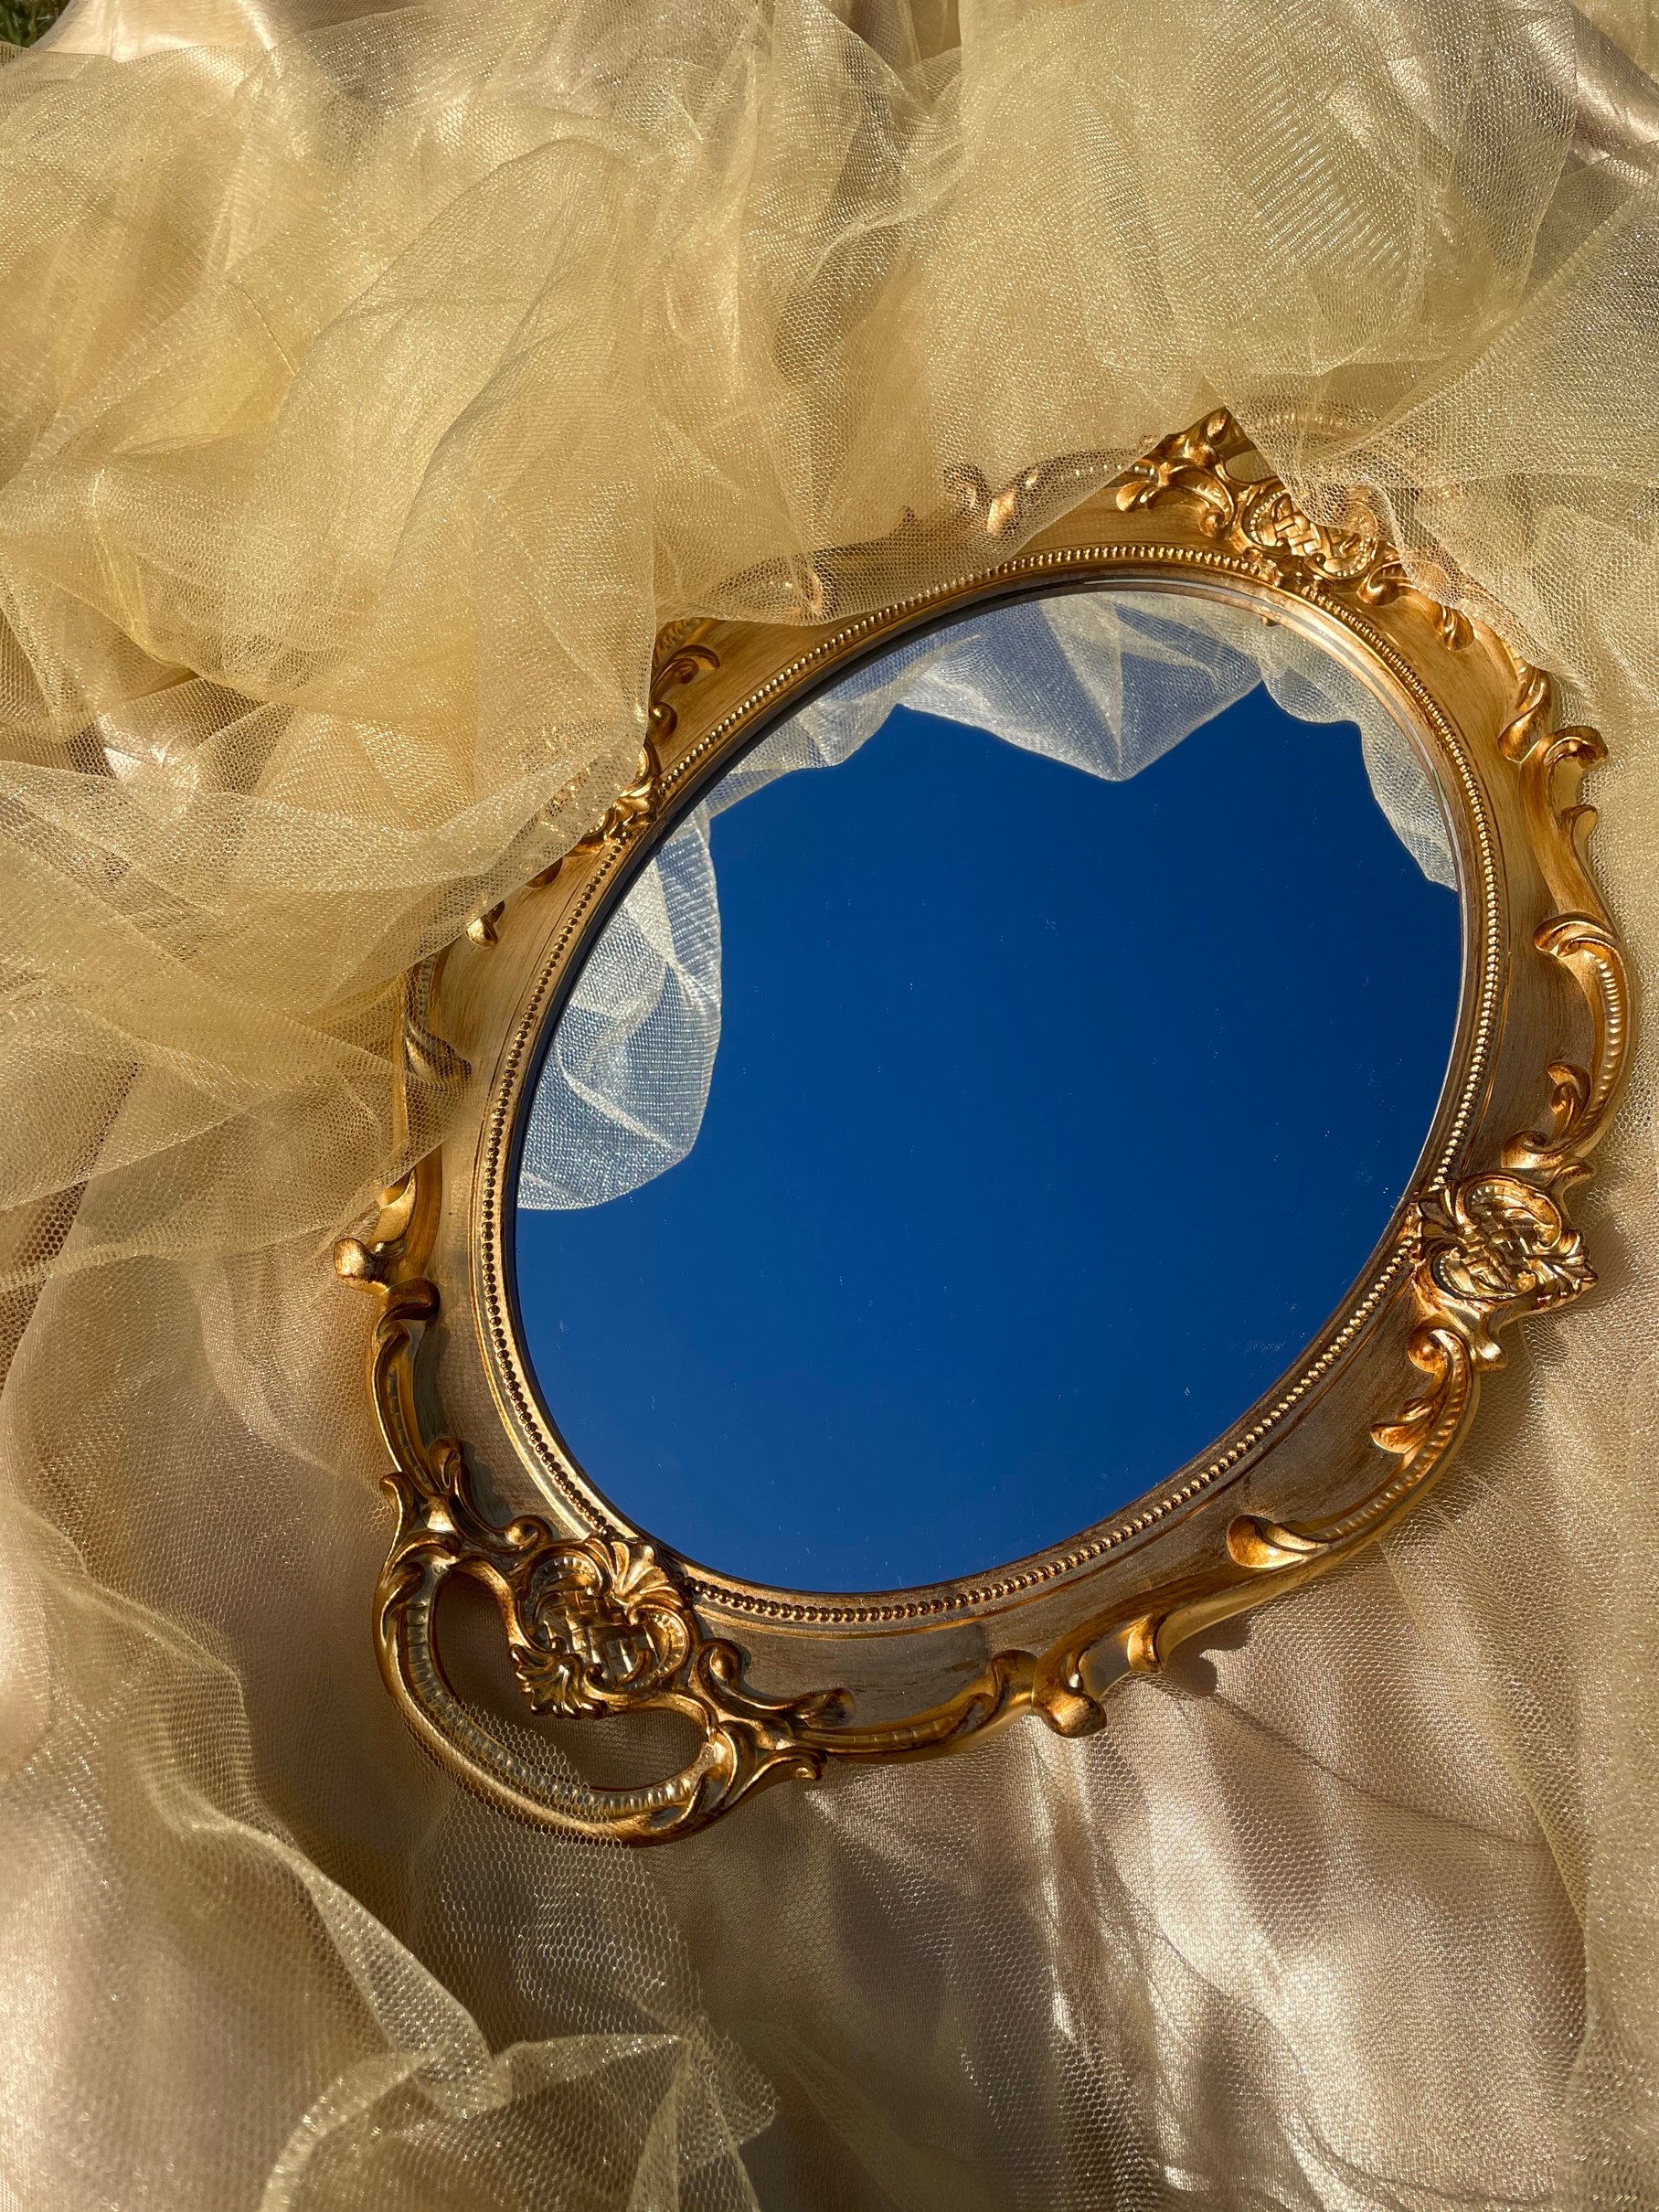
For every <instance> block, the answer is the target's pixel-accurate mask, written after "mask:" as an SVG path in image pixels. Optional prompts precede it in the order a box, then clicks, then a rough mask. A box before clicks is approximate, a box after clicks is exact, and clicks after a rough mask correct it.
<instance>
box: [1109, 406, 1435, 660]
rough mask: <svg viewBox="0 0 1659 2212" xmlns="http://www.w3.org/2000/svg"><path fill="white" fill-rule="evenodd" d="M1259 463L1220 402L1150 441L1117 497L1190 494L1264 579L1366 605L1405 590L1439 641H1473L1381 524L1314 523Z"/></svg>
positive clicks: (1205, 519)
mask: <svg viewBox="0 0 1659 2212" xmlns="http://www.w3.org/2000/svg"><path fill="white" fill-rule="evenodd" d="M1257 466H1259V456H1258V455H1257V453H1256V452H1255V449H1254V447H1253V446H1251V445H1250V441H1249V440H1248V439H1247V438H1246V437H1245V435H1244V433H1243V431H1241V430H1240V429H1239V425H1238V424H1237V423H1236V422H1235V421H1234V420H1233V418H1232V416H1231V415H1230V414H1228V412H1227V411H1226V409H1218V410H1217V411H1216V412H1215V413H1214V414H1212V415H1207V416H1206V417H1205V419H1204V420H1203V421H1201V422H1196V423H1194V424H1193V426H1192V427H1191V429H1189V430H1185V431H1177V432H1176V434H1175V436H1174V437H1172V438H1165V439H1164V440H1163V441H1161V442H1160V443H1159V444H1157V445H1155V446H1154V447H1153V448H1152V450H1151V451H1150V452H1147V453H1146V454H1144V455H1143V457H1142V458H1141V459H1140V460H1139V461H1137V462H1136V463H1134V464H1133V467H1131V468H1130V469H1129V470H1128V471H1127V472H1126V473H1124V475H1123V476H1122V479H1121V481H1120V482H1119V484H1118V485H1117V487H1116V495H1115V496H1116V499H1117V503H1118V505H1119V506H1120V507H1121V508H1122V509H1123V510H1124V512H1125V513H1130V512H1133V511H1134V510H1135V509H1137V508H1142V507H1152V506H1155V505H1157V504H1158V503H1159V501H1161V500H1164V499H1166V498H1169V497H1171V496H1177V497H1185V498H1187V499H1190V500H1193V501H1195V502H1196V504H1197V506H1198V510H1199V527H1200V528H1201V529H1202V530H1203V531H1204V532H1205V534H1206V535H1207V537H1214V538H1216V539H1218V541H1220V542H1222V543H1224V544H1226V545H1228V546H1229V547H1230V548H1232V549H1233V550H1234V551H1235V552H1237V553H1239V554H1241V555H1242V556H1243V557H1244V558H1246V559H1248V560H1249V561H1250V564H1251V566H1252V567H1253V568H1254V569H1256V570H1257V572H1258V573H1259V574H1260V576H1262V578H1263V579H1264V580H1267V581H1269V582H1271V583H1275V584H1280V585H1282V586H1284V587H1285V588H1286V589H1288V590H1300V591H1303V592H1307V593H1309V594H1310V595H1316V594H1318V593H1319V592H1320V591H1322V590H1326V589H1328V588H1330V587H1333V586H1335V587H1337V588H1340V589H1342V590H1346V591H1347V592H1349V593H1351V595H1352V597H1353V599H1354V601H1355V603H1356V605H1359V606H1364V607H1381V606H1386V605H1388V603H1389V601H1393V600H1396V599H1399V598H1401V597H1408V598H1410V599H1411V600H1413V601H1416V602H1417V603H1418V604H1419V605H1420V607H1422V608H1423V609H1424V611H1426V612H1428V613H1429V614H1430V617H1431V619H1432V620H1433V622H1434V624H1435V627H1436V630H1437V633H1438V634H1439V636H1440V640H1441V643H1442V644H1444V645H1446V646H1447V647H1449V648H1451V649H1452V650H1460V649H1461V648H1462V647H1463V646H1465V645H1467V644H1468V643H1470V642H1471V641H1472V640H1473V635H1474V630H1473V624H1472V623H1471V622H1470V621H1469V618H1468V616H1467V615H1465V614H1464V613H1462V611H1461V610H1459V609H1458V608H1455V607H1447V606H1443V605H1441V602H1440V601H1438V600H1436V599H1434V598H1433V597H1432V596H1431V595H1430V593H1428V592H1427V591H1424V590H1422V589H1421V588H1420V586H1419V585H1417V584H1415V583H1413V581H1412V580H1411V578H1410V576H1409V573H1408V571H1407V569H1406V568H1405V565H1404V563H1403V562H1402V561H1401V559H1400V558H1399V555H1398V553H1397V552H1396V551H1395V549H1394V548H1393V547H1392V546H1390V545H1388V543H1387V542H1386V541H1385V540H1384V538H1383V537H1382V535H1381V533H1380V532H1379V531H1377V529H1375V528H1373V527H1369V526H1367V527H1365V528H1361V529H1356V530H1334V529H1332V528H1330V527H1329V526H1327V525H1325V524H1324V523H1320V522H1315V521H1314V520H1313V516H1310V515H1309V514H1308V513H1307V512H1306V510H1305V509H1304V508H1303V506H1302V505H1300V504H1299V502H1298V501H1297V499H1296V497H1295V495H1294V494H1293V493H1292V492H1291V491H1290V489H1289V488H1288V486H1287V485H1286V484H1284V483H1283V481H1282V480H1281V478H1280V477H1277V476H1272V475H1261V474H1257V473H1250V472H1252V471H1253V470H1254V469H1255V468H1256V467H1257Z"/></svg>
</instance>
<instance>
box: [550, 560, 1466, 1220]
mask: <svg viewBox="0 0 1659 2212" xmlns="http://www.w3.org/2000/svg"><path fill="white" fill-rule="evenodd" d="M1258 685H1260V686H1262V687H1263V688H1264V689H1265V690H1266V691H1267V692H1268V694H1269V696H1270V697H1271V698H1273V699H1274V700H1275V701H1276V702H1277V703H1278V704H1279V705H1280V706H1281V707H1283V708H1284V710H1285V711H1286V712H1287V713H1289V714H1293V715H1295V716H1296V717H1297V718H1298V719H1300V720H1303V721H1308V722H1354V723H1356V724H1357V725H1358V727H1359V730H1360V746H1361V751H1362V755H1363V758H1364V760H1365V762H1366V766H1367V772H1368V773H1369V775H1370V778H1371V788H1372V791H1373V792H1374V794H1375V796H1376V798H1377V804H1378V805H1379V806H1380V807H1381V808H1382V810H1383V813H1384V814H1385V815H1386V816H1387V817H1388V823H1389V825H1390V826H1391V827H1392V829H1393V830H1394V832H1395V834H1396V835H1397V836H1398V838H1399V840H1400V842H1401V844H1402V845H1405V847H1406V849H1407V850H1408V851H1409V853H1410V854H1411V856H1412V857H1413V858H1414V859H1415V860H1416V861H1417V863H1418V865H1419V866H1420V867H1421V868H1422V870H1423V872H1424V874H1425V875H1427V876H1428V877H1430V880H1432V881H1433V882H1436V883H1443V884H1445V885H1446V886H1447V887H1448V888H1456V881H1457V877H1456V870H1455V866H1454V863H1453V861H1452V845H1451V839H1450V835H1449V833H1448V831H1447V827H1446V822H1445V817H1444V815H1443V814H1442V813H1441V805H1440V802H1439V800H1438V799H1437V798H1436V796H1435V792H1434V789H1433V785H1432V783H1431V782H1430V777H1429V775H1428V774H1427V772H1426V771H1425V769H1424V767H1423V764H1422V762H1421V760H1420V757H1419V755H1418V753H1417V750H1416V749H1415V747H1414V746H1413V745H1412V742H1411V740H1410V739H1409V736H1408V735H1407V733H1406V731H1405V729H1404V728H1402V727H1401V726H1400V725H1399V724H1398V722H1396V721H1395V720H1394V719H1393V718H1392V717H1391V716H1390V715H1389V714H1388V710H1387V709H1386V707H1384V706H1383V705H1382V703H1381V701H1380V700H1379V699H1378V698H1377V697H1376V696H1375V695H1374V694H1373V693H1371V692H1370V691H1369V690H1367V687H1366V686H1363V685H1362V684H1361V683H1360V682H1359V681H1358V680H1357V678H1356V677H1355V676H1353V675H1351V674H1349V672H1348V671H1347V670H1346V669H1345V668H1344V667H1343V666H1342V665H1340V664H1339V663H1338V662H1336V661H1335V660H1334V659H1333V658H1332V656H1331V655H1330V654H1328V653H1326V652H1324V651H1323V650H1322V649H1321V648H1320V647H1319V646H1317V645H1315V644H1313V643H1312V642H1311V641H1309V640H1307V639H1304V638H1302V637H1300V636H1298V635H1297V634H1296V633H1293V632H1292V631H1288V630H1285V629H1282V628H1281V627H1279V626H1278V625H1276V624H1275V625H1271V626H1269V627H1267V628H1266V630H1265V633H1264V631H1263V627H1262V625H1261V624H1260V622H1259V621H1258V622H1250V620H1249V619H1248V618H1246V617H1243V616H1241V615H1239V613H1237V612H1236V611H1234V610H1233V609H1231V608H1228V607H1220V606H1212V605H1208V604H1206V603H1205V602H1204V601H1197V600H1194V599H1187V600H1186V601H1182V600H1180V599H1178V598H1174V597H1172V596H1170V595H1169V594H1167V593H1158V592H1143V591H1090V592H1078V593H1073V594H1068V595H1066V596H1063V597H1054V598H1050V599H1047V600H1039V601H1025V602H1023V603H1021V604H1017V605H1014V606H1003V607H998V608H994V609H993V610H992V611H989V612H987V613H982V614H978V615H974V616H973V617H971V618H969V619H967V620H965V621H963V622H960V623H956V624H953V625H952V626H951V627H950V628H949V629H947V630H945V631H943V632H941V633H934V634H932V635H931V636H924V637H921V638H918V639H915V640H913V641H911V642H910V643H906V644H903V645H900V646H898V647H895V648H893V649H891V650H889V651H888V652H886V653H883V654H878V655H877V656H876V657H875V658H874V659H873V660H871V661H869V662H867V664H865V665H864V666H862V667H861V668H858V669H856V670H855V671H854V672H853V673H852V674H851V675H847V676H845V677H843V678H842V680H841V681H840V682H839V683H837V684H835V685H833V686H831V687H830V689H829V690H828V691H827V692H825V693H823V694H821V695H820V696H819V697H817V698H815V699H814V700H812V701H811V702H809V704H808V705H807V706H805V707H803V708H801V709H800V710H798V711H797V712H796V713H794V714H792V715H791V716H790V717H789V718H787V719H786V720H784V721H783V722H782V723H781V724H780V725H779V726H778V727H777V728H774V729H772V730H771V731H770V732H769V733H768V734H767V735H766V736H765V737H764V738H762V739H761V740H760V743H759V744H758V745H756V746H754V747H752V748H751V749H750V750H749V751H748V752H746V753H745V754H743V755H742V757H741V758H740V759H739V760H738V761H736V762H735V763H734V765H733V766H732V767H731V768H730V769H728V771H727V772H726V773H725V775H723V776H722V777H721V778H720V780H719V782H718V783H717V784H716V785H715V787H714V789H713V791H712V792H710V793H709V795H708V797H707V800H705V801H704V802H703V803H701V804H700V805H698V806H697V807H696V808H694V809H693V811H692V813H691V814H690V815H689V816H688V818H687V819H686V821H685V822H684V823H682V824H680V825H679V827H678V828H676V829H675V831H674V832H673V834H672V835H670V836H668V837H667V838H665V840H664V842H663V844H662V845H661V846H660V848H659V849H658V851H657V852H656V853H655V854H654V856H652V858H651V859H650V860H649V861H648V862H647V864H646V865H645V867H643V868H642V869H641V871H640V874H639V876H638V877H637V878H636V879H635V881H634V883H633V887H632V888H631V889H630V890H629V892H628V895H627V897H626V898H625V899H623V900H622V904H621V906H620V907H619V908H618V909H617V910H616V912H615V913H614V914H613V915H611V918H610V920H608V921H607V922H606V923H605V925H604V928H603V929H602V930H601V933H600V936H599V938H598V940H597V941H596V942H595V944H594V945H593V948H592V950H591V952H590V954H589V955H588V957H587V959H586V961H585V962H584V963H583V965H582V968H581V971H580V974H579V975H578V977H577V980H576V984H575V986H574V988H573V989H572V991H571V993H570V995H569V1000H568V1001H567V1002H566V1005H565V1006H564V1008H563V1011H562V1013H561V1014H560V1016H559V1019H558V1025H557V1026H556V1028H555V1030H554V1033H553V1037H552V1042H551V1045H550V1048H549V1049H548V1056H547V1058H546V1060H545V1061H544V1062H543V1065H542V1070H541V1074H540V1076H539V1079H538V1080H537V1089H536V1094H535V1098H534V1100H533V1101H532V1105H531V1111H530V1115H529V1122H528V1126H527V1128H526V1132H525V1143H524V1152H523V1157H522V1163H521V1165H520V1168H519V1175H518V1186H517V1197H518V1203H519V1204H520V1205H521V1206H529V1207H537V1208H538V1209H544V1210H552V1209H559V1208H564V1207H580V1206H601V1205H603V1204H604V1203H605V1201H606V1200H607V1199H610V1198H617V1197H622V1196H624V1195H625V1194H626V1193H627V1192H629V1191H631V1190H637V1189H638V1188H639V1187H640V1186H641V1185H642V1184H643V1183H647V1182H649V1181H650V1180H651V1178H652V1177H653V1176H654V1175H662V1174H663V1173H664V1172H665V1170H666V1169H667V1168H670V1167H672V1166H674V1165H675V1163H676V1162H677V1161H680V1160H683V1159H684V1158H685V1157H686V1154H687V1153H688V1152H689V1151H690V1150H691V1147H692V1146H693V1144H695V1143H696V1142H697V1133H698V1131H699V1130H700V1129H701V1127H702V1124H703V1114H704V1111H705V1109H706V1108H707V1103H708V1089H709V1084H710V1081H711V1080H712V1078H713V1074H714V1061H715V1054H716V1052H717V1051H718V1049H719V1042H720V1003H721V987H720V907H719V887H718V881H717V878H716V870H715V867H714V860H713V856H712V853H711V851H710V847H709V825H710V823H711V822H712V821H713V819H714V817H715V816H716V815H717V814H724V813H725V811H726V809H727V808H728V807H730V806H736V805H738V804H739V803H740V802H741V801H742V800H744V799H747V798H749V797H750V796H751V795H752V794H753V793H754V792H758V791H762V790H764V789H765V787H766V785H767V784H769V783H771V782H774V781H775V780H776V779H777V778H778V777H779V776H786V775H794V774H798V773H799V772H800V771H802V770H803V769H809V768H836V767H839V766H841V764H842V763H843V762H845V761H846V760H851V759H852V757H853V755H854V754H855V753H856V752H857V751H858V750H859V749H860V748H861V747H862V746H864V745H866V744H867V743H868V741H869V739H871V738H873V737H874V736H875V735H876V732H877V730H878V729H879V728H881V726H882V724H883V723H884V722H885V721H886V720H887V718H888V715H889V714H891V713H892V711H893V710H894V708H895V707H909V709H911V710H912V711H913V712H915V713H920V714H929V715H933V716H936V717H937V718H939V719H941V721H947V722H955V723H962V724H965V725H966V726H968V727H969V728H976V729H984V730H988V731H990V732H991V733H992V734H993V735H994V736H995V737H998V738H1000V739H1003V741H1004V742H1005V743H1006V744H1010V745H1016V746H1018V747H1020V748H1021V750H1024V751H1026V752H1035V753H1038V754H1041V755H1042V756H1043V757H1044V758H1046V759H1048V760H1059V761H1063V762H1064V763H1065V764H1066V765H1067V766H1068V767H1069V768H1074V769H1077V770H1078V771H1079V772H1081V773H1083V774H1086V775H1092V776H1099V777H1101V778H1102V779H1104V780H1105V781H1107V782H1127V781H1128V780H1129V778H1130V777H1132V776H1136V775H1139V774H1140V772H1141V771H1142V770H1143V769H1145V768H1150V767H1151V766H1152V764H1153V762H1154V760H1158V759H1160V758H1161V757H1162V755H1163V754H1164V753H1166V752H1167V751H1169V750H1170V749H1171V748H1172V747H1174V746H1175V745H1178V744H1179V743H1180V742H1181V741H1182V739H1184V738H1186V737H1189V736H1190V735H1191V734H1192V732H1193V731H1194V730H1195V729H1197V728H1202V726H1203V725H1204V724H1205V723H1206V722H1207V721H1209V720H1210V719H1212V718H1213V717H1214V716H1216V715H1218V714H1219V713H1221V712H1222V711H1223V710H1224V709H1225V708H1227V707H1231V706H1233V705H1235V704H1236V703H1237V702H1238V701H1239V699H1241V698H1243V697H1246V695H1247V694H1248V693H1250V692H1251V691H1253V690H1255V688H1256V687H1257V686H1258ZM1293 803H1294V795H1293V794H1292V805H1293ZM963 957H964V958H966V957H967V955H966V952H965V951H964V954H963Z"/></svg>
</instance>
